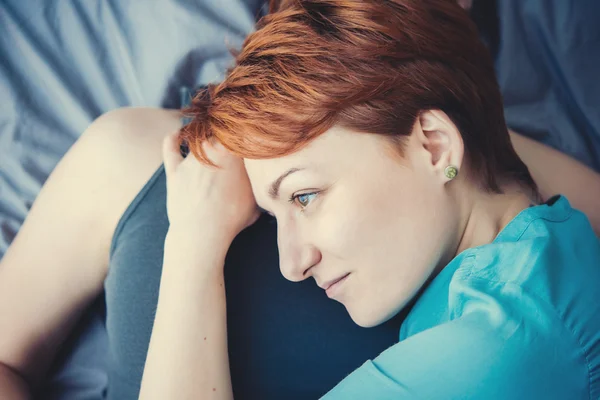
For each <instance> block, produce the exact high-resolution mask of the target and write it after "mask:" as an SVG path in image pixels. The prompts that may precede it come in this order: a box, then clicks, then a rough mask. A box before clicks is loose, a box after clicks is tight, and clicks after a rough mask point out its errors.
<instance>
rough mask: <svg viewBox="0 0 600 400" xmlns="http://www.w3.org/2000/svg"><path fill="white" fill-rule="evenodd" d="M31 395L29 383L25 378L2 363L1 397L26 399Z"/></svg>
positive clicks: (0, 375)
mask: <svg viewBox="0 0 600 400" xmlns="http://www.w3.org/2000/svg"><path fill="white" fill-rule="evenodd" d="M30 397H31V396H30V395H29V389H28V387H27V383H26V382H25V381H24V380H23V378H21V377H20V376H19V375H18V374H16V373H15V372H14V371H13V370H12V369H10V368H8V367H7V366H5V365H4V364H2V363H0V398H1V399H4V400H26V399H29V398H30Z"/></svg>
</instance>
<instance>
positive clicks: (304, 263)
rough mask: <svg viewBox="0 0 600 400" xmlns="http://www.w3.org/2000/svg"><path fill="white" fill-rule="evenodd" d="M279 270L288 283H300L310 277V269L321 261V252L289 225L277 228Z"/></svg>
mask: <svg viewBox="0 0 600 400" xmlns="http://www.w3.org/2000/svg"><path fill="white" fill-rule="evenodd" d="M277 245H278V247H279V268H280V270H281V273H282V275H283V276H284V277H285V278H286V279H287V280H289V281H292V282H300V281H303V280H304V279H306V278H309V277H311V276H312V268H313V267H314V266H315V265H316V264H318V263H319V262H320V261H321V252H320V251H319V250H318V249H317V247H316V246H315V245H314V244H311V243H309V242H308V241H306V240H303V239H302V235H301V234H300V232H298V230H297V229H294V227H293V226H291V225H290V224H287V225H281V224H278V226H277Z"/></svg>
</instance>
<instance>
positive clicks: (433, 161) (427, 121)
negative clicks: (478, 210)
mask: <svg viewBox="0 0 600 400" xmlns="http://www.w3.org/2000/svg"><path fill="white" fill-rule="evenodd" d="M413 134H414V135H415V136H416V137H415V139H417V141H418V142H419V144H420V145H421V146H422V148H423V149H424V150H425V152H426V154H427V158H428V164H429V165H428V166H429V167H431V169H432V171H433V172H434V173H435V174H436V175H437V176H439V177H440V179H441V180H442V181H443V182H444V183H445V182H447V181H449V180H451V179H450V178H448V177H446V175H445V173H444V170H445V169H446V167H448V166H449V165H452V166H454V167H456V168H458V170H459V174H460V170H461V167H462V166H463V156H464V142H463V139H462V135H461V134H460V132H459V130H458V128H457V127H456V125H454V123H453V122H452V120H451V119H450V118H449V117H448V115H446V113H445V112H443V111H440V110H427V111H423V112H421V113H420V114H419V117H418V118H417V122H416V124H415V127H414V131H413Z"/></svg>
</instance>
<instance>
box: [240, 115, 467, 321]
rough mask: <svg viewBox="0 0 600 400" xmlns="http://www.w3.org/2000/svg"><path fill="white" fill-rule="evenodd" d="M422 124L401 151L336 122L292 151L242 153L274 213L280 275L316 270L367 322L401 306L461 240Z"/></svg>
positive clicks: (300, 276)
mask: <svg viewBox="0 0 600 400" xmlns="http://www.w3.org/2000/svg"><path fill="white" fill-rule="evenodd" d="M415 130H418V132H417V134H412V135H411V136H410V137H408V138H407V146H406V148H405V151H404V152H405V155H404V156H402V157H400V156H399V155H398V154H396V153H394V151H393V150H392V148H391V145H390V144H389V142H387V141H386V140H385V139H384V138H383V137H382V136H379V135H373V134H365V133H355V132H352V131H349V130H347V129H344V128H340V127H334V128H332V129H331V130H329V131H327V132H326V133H325V134H323V135H322V136H320V137H319V138H317V139H315V140H314V141H313V142H312V143H310V145H308V146H307V147H306V148H304V149H302V150H300V151H298V152H296V153H294V154H291V155H289V156H285V157H281V158H276V159H270V160H249V159H247V160H245V165H246V169H247V171H248V176H249V178H250V182H251V184H252V189H253V192H254V195H255V197H256V201H257V203H258V205H259V206H260V207H261V208H263V209H265V210H267V211H268V212H269V213H270V214H272V215H274V216H275V217H276V218H277V227H278V246H279V254H280V265H281V272H282V273H283V275H284V276H285V277H286V278H287V279H289V280H291V281H301V280H304V279H307V278H310V277H312V278H314V279H315V282H316V284H317V285H319V286H320V287H322V288H323V289H324V290H325V291H326V294H327V295H328V296H329V297H330V298H332V299H334V300H337V301H339V302H340V303H342V304H343V305H344V306H345V307H346V309H347V310H348V312H349V314H350V316H351V317H352V319H353V320H354V321H355V322H356V323H357V324H358V325H361V326H364V327H369V326H375V325H378V324H380V323H382V322H384V321H386V320H387V319H389V318H391V317H393V316H394V315H395V314H396V313H397V312H399V311H400V310H401V309H402V308H403V307H404V306H405V305H406V304H407V303H408V302H409V301H410V299H411V298H413V297H414V296H415V294H416V293H417V292H418V290H419V289H420V288H421V287H422V286H423V284H424V283H425V282H426V281H427V279H428V278H429V277H430V276H431V275H432V273H433V271H434V269H435V268H436V266H437V265H438V264H439V263H440V261H441V259H442V258H443V257H446V256H447V254H444V253H447V251H448V248H449V247H451V246H453V245H455V244H456V241H455V238H454V236H455V235H456V232H457V229H456V226H457V217H456V216H455V215H454V213H453V212H452V211H453V205H452V200H451V198H450V196H449V195H448V194H447V190H446V189H445V183H446V181H444V180H443V179H442V178H440V173H439V166H436V165H434V164H435V163H434V162H432V154H431V148H429V147H428V146H424V145H423V144H424V141H425V142H426V141H427V140H428V139H427V137H426V136H425V135H424V134H423V132H422V130H421V127H420V125H419V124H418V123H417V124H416V125H415ZM413 133H414V132H413ZM282 177H283V178H282ZM335 282H337V283H335Z"/></svg>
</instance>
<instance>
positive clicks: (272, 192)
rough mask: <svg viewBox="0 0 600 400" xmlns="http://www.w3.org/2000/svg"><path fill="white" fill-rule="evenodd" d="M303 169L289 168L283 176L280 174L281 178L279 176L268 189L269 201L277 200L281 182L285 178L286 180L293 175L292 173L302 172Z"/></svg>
mask: <svg viewBox="0 0 600 400" xmlns="http://www.w3.org/2000/svg"><path fill="white" fill-rule="evenodd" d="M303 169H304V168H290V169H288V170H287V171H285V172H284V173H283V174H281V176H279V178H277V179H276V180H275V181H274V182H273V183H272V184H271V187H270V188H269V197H271V199H273V200H277V198H279V187H280V186H281V183H282V182H283V180H284V179H285V178H287V177H288V176H290V175H291V174H293V173H294V172H298V171H302V170H303Z"/></svg>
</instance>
